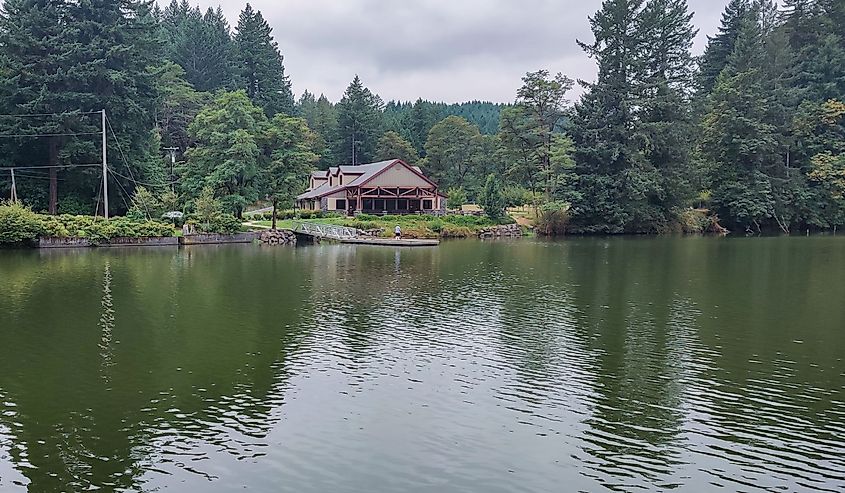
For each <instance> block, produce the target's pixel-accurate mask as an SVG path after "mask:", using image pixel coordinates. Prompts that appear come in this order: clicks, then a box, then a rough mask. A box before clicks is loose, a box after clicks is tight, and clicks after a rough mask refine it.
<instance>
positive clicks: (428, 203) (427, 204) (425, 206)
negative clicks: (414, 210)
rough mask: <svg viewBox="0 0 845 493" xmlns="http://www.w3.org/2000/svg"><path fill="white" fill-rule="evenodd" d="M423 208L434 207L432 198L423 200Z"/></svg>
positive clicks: (429, 208)
mask: <svg viewBox="0 0 845 493" xmlns="http://www.w3.org/2000/svg"><path fill="white" fill-rule="evenodd" d="M423 209H425V210H427V211H430V210H431V209H434V206H433V205H432V202H431V199H426V200H423Z"/></svg>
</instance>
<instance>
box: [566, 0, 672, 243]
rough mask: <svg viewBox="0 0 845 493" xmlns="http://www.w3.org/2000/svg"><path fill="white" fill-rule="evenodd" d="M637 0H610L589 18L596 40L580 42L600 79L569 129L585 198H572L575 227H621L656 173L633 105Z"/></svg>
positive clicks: (596, 229) (637, 41)
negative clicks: (645, 153)
mask: <svg viewBox="0 0 845 493" xmlns="http://www.w3.org/2000/svg"><path fill="white" fill-rule="evenodd" d="M642 4H643V2H642V1H641V0H634V1H630V0H608V1H606V2H604V4H603V5H602V8H601V10H599V11H598V12H597V13H596V14H595V15H594V16H593V17H591V18H590V25H591V28H592V31H593V36H594V37H595V40H594V42H593V43H591V44H587V43H583V42H580V41H579V45H580V46H581V47H582V48H583V49H584V50H585V51H586V52H587V54H588V55H589V56H590V57H592V58H594V59H595V60H596V61H597V63H598V67H599V73H598V79H597V81H596V82H595V83H594V84H588V85H587V92H586V93H585V94H584V96H583V97H582V99H581V101H580V102H579V103H578V104H577V105H576V111H575V115H574V116H573V121H572V126H571V134H572V137H573V140H574V142H575V149H576V151H575V161H576V166H577V167H576V172H577V174H578V175H579V182H578V186H579V188H580V189H581V192H582V194H583V197H584V199H583V200H581V201H577V202H575V203H574V204H573V222H574V229H575V230H578V231H583V232H604V233H621V232H624V231H626V230H627V228H628V225H629V224H630V223H631V222H632V221H633V220H634V215H635V213H636V212H637V211H636V210H635V209H636V204H642V203H643V202H645V201H647V200H648V197H649V195H650V194H651V193H652V190H653V188H654V185H655V183H657V180H658V177H657V175H656V174H655V173H654V170H653V169H651V168H650V167H649V166H648V163H647V162H645V160H644V157H643V155H642V152H641V150H640V149H639V147H638V142H637V141H636V140H635V139H634V131H635V130H636V127H637V121H636V118H635V114H634V112H635V109H636V102H637V87H636V85H635V83H634V75H635V74H636V73H638V71H639V69H638V67H637V65H636V64H637V63H638V62H639V61H640V58H639V57H638V51H639V50H640V49H641V46H640V37H639V32H638V28H639V25H638V21H637V16H638V15H639V13H640V11H641V7H642Z"/></svg>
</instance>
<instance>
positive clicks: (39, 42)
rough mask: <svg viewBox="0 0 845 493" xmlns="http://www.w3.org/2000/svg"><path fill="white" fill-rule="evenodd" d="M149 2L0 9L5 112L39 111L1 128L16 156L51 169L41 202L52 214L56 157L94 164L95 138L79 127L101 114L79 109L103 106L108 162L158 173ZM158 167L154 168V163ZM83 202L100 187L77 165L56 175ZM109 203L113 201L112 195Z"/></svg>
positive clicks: (26, 2)
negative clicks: (15, 137)
mask: <svg viewBox="0 0 845 493" xmlns="http://www.w3.org/2000/svg"><path fill="white" fill-rule="evenodd" d="M157 41H158V38H157V27H156V20H155V18H154V17H153V13H152V6H151V4H150V3H149V2H146V1H141V0H120V1H114V2H105V3H103V2H93V1H90V0H85V1H78V2H70V1H67V2H66V1H57V0H54V1H44V0H10V1H7V2H5V4H4V7H3V15H2V16H0V45H2V46H3V51H4V53H5V63H6V65H7V71H8V73H9V74H10V75H11V77H10V78H8V79H6V80H4V81H3V84H2V99H3V100H4V102H5V105H6V107H7V111H10V112H12V113H17V114H21V115H31V114H34V113H39V114H44V116H42V117H38V118H28V117H22V118H12V119H9V120H8V123H7V126H6V128H7V129H9V130H13V133H17V134H26V135H32V134H38V135H44V137H43V138H37V139H22V140H21V141H20V142H19V143H20V146H19V150H20V153H21V156H18V158H17V159H18V160H25V161H26V162H29V163H33V162H34V163H45V161H46V164H48V165H50V166H51V167H50V168H49V193H48V196H47V204H46V205H47V209H48V210H49V211H50V212H51V213H56V212H58V211H59V207H58V206H59V190H58V175H59V171H58V168H56V166H58V165H60V164H63V165H64V164H73V163H80V162H83V163H88V162H97V161H99V150H100V144H99V141H97V142H95V141H94V140H92V138H91V137H86V138H82V137H80V136H79V134H91V133H96V132H98V131H99V129H100V126H99V119H97V118H95V117H92V116H91V115H90V114H89V115H82V114H81V113H90V112H93V111H97V110H100V109H105V110H106V111H107V114H108V115H109V117H110V118H109V121H110V123H111V126H112V128H113V129H114V134H115V135H116V136H117V137H118V139H119V142H120V145H119V147H118V145H116V142H115V140H114V138H110V139H109V145H110V151H112V155H113V156H120V158H119V159H115V160H114V161H113V163H114V164H113V167H114V168H115V169H119V170H120V171H121V172H123V174H132V175H135V176H136V177H143V175H144V174H147V175H158V174H159V173H158V171H156V170H151V169H147V166H148V165H155V164H156V161H157V160H156V159H155V157H154V156H151V153H154V152H156V153H157V149H153V148H152V146H151V143H152V141H153V140H154V137H153V135H152V134H151V132H150V130H151V129H152V111H151V110H152V107H153V105H154V100H155V84H154V81H153V77H152V74H150V73H149V71H148V70H147V67H149V66H150V65H152V63H153V60H154V57H155V54H156V53H157V51H158V47H157V46H156V43H157ZM159 171H160V170H159ZM64 174H65V175H67V178H65V179H66V182H67V183H70V184H72V185H73V186H74V188H76V189H77V191H79V192H80V193H82V194H83V195H85V197H83V199H84V200H90V199H91V198H92V197H93V196H94V195H96V194H98V193H99V192H98V190H99V178H98V177H97V176H96V175H94V174H85V173H83V172H80V171H78V170H70V171H67V172H64ZM112 203H114V202H112Z"/></svg>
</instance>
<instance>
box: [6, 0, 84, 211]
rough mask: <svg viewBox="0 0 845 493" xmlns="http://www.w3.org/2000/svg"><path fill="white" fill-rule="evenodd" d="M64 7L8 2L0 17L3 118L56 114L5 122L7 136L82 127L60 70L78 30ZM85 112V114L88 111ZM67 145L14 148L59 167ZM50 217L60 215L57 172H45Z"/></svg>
mask: <svg viewBox="0 0 845 493" xmlns="http://www.w3.org/2000/svg"><path fill="white" fill-rule="evenodd" d="M70 9H71V5H70V4H69V3H68V2H57V1H44V0H7V1H5V2H4V3H3V10H2V15H0V47H2V48H3V53H4V55H5V56H4V58H3V62H4V72H5V74H6V75H7V76H6V77H4V78H3V79H2V80H0V84H2V96H3V97H2V99H3V103H4V105H3V106H4V112H9V113H13V114H21V115H27V114H32V113H45V114H54V113H55V114H60V115H62V116H60V117H57V118H49V117H47V118H25V117H22V118H3V119H2V124H3V131H4V133H7V134H16V135H26V134H40V135H43V134H62V133H69V132H72V131H74V130H76V129H78V128H79V127H80V126H82V125H83V124H84V123H83V122H86V118H85V117H84V116H82V115H79V114H78V111H79V109H80V106H79V105H78V104H77V103H76V94H73V93H72V92H70V91H69V90H68V89H69V88H68V87H67V86H69V78H70V77H69V74H67V71H66V70H64V66H65V59H64V54H65V47H66V46H68V45H69V44H70V43H72V41H73V39H74V36H75V35H76V28H75V26H73V24H72V23H71V22H70ZM86 110H87V108H86ZM68 140H69V139H68V138H66V137H63V136H59V135H56V136H53V137H47V138H44V139H36V138H32V139H24V138H22V139H20V140H17V141H16V142H15V143H16V144H18V148H19V149H22V148H28V149H30V153H29V154H30V156H27V159H29V160H30V161H32V162H36V163H43V162H44V161H45V157H46V158H47V159H46V161H47V164H49V165H50V166H58V165H59V162H60V152H61V150H62V147H63V146H64V145H65V143H66V142H67V141H68ZM49 178H50V180H49V204H48V210H49V212H50V213H51V214H56V213H57V212H58V169H57V168H50V169H49Z"/></svg>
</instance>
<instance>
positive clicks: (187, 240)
mask: <svg viewBox="0 0 845 493" xmlns="http://www.w3.org/2000/svg"><path fill="white" fill-rule="evenodd" d="M260 239H261V231H252V232H249V233H236V234H233V235H222V234H213V233H200V234H195V235H188V236H182V237H181V238H179V244H180V245H216V244H221V243H252V242H253V241H255V240H260Z"/></svg>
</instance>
